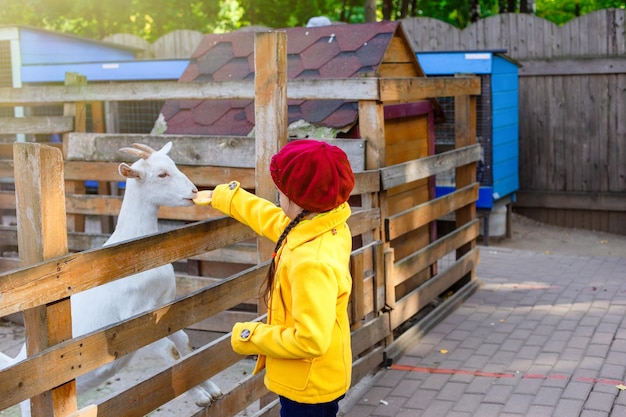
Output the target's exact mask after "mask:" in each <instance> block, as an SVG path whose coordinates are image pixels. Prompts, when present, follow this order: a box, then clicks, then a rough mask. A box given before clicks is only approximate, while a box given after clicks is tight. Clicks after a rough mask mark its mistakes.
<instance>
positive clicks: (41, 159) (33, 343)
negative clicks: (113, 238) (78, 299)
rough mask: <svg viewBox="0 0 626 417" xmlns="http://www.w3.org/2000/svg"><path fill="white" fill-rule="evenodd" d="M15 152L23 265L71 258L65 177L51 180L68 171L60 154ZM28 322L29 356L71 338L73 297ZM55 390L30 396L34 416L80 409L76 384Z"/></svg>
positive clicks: (27, 315)
mask: <svg viewBox="0 0 626 417" xmlns="http://www.w3.org/2000/svg"><path fill="white" fill-rule="evenodd" d="M13 152H14V157H13V158H14V160H15V162H16V164H15V166H16V170H15V174H16V182H15V193H16V198H17V202H18V203H17V210H16V214H17V224H18V229H19V233H18V236H17V238H18V247H19V248H20V250H19V257H20V264H21V265H31V264H35V263H39V262H42V261H46V260H49V259H52V258H56V257H58V256H62V255H65V254H67V237H66V234H65V231H66V224H65V217H66V216H65V203H64V201H65V189H64V186H63V176H61V175H50V172H55V171H56V170H58V169H59V167H62V166H63V155H62V153H61V151H60V150H59V149H56V148H52V147H49V146H45V145H38V144H35V143H19V142H16V143H15V144H14V145H13ZM24 323H25V328H26V339H27V340H28V343H27V352H28V355H29V356H32V355H35V354H38V353H40V352H41V351H43V350H45V349H46V348H48V347H49V346H52V345H56V344H57V343H61V342H63V341H65V340H67V339H71V337H72V316H71V307H70V300H69V297H67V296H66V297H65V298H63V299H61V300H58V301H57V300H55V302H54V303H53V304H50V305H47V306H46V305H38V306H35V307H34V308H31V309H27V310H25V311H24ZM52 388H54V389H53V390H52V392H50V393H49V394H48V393H46V394H44V395H37V396H31V397H33V398H32V399H31V409H32V411H33V413H34V414H35V415H47V414H50V413H55V412H56V411H59V410H67V411H70V412H71V411H73V410H76V408H77V402H76V382H75V381H73V380H68V381H63V384H57V385H54V386H50V387H48V389H52ZM40 393H42V392H38V393H37V394H40Z"/></svg>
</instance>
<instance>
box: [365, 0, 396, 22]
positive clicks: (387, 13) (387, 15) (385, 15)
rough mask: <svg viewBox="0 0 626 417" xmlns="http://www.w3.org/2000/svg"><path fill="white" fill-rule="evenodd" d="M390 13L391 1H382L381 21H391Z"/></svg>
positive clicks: (391, 8)
mask: <svg viewBox="0 0 626 417" xmlns="http://www.w3.org/2000/svg"><path fill="white" fill-rule="evenodd" d="M368 1H369V0H368ZM392 11H393V0H383V20H391V12H392Z"/></svg>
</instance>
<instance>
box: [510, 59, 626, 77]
mask: <svg viewBox="0 0 626 417" xmlns="http://www.w3.org/2000/svg"><path fill="white" fill-rule="evenodd" d="M624 73H626V58H624V57H594V58H559V59H538V60H524V61H523V66H522V67H520V69H519V76H520V77H543V76H548V75H554V76H564V75H568V76H580V75H604V76H606V75H608V74H624Z"/></svg>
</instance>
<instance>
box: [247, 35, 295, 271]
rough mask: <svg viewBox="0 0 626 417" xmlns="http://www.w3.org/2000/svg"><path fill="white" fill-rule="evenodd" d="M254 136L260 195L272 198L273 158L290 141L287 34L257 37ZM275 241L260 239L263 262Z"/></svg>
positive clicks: (273, 195) (257, 184)
mask: <svg viewBox="0 0 626 417" xmlns="http://www.w3.org/2000/svg"><path fill="white" fill-rule="evenodd" d="M254 70H255V76H254V125H255V126H254V132H255V133H254V136H255V152H256V176H255V182H256V194H257V195H258V196H260V197H263V198H267V199H268V200H270V201H272V200H273V199H275V198H276V189H275V187H274V183H273V182H272V178H271V177H270V175H269V172H270V159H271V157H272V155H274V154H275V153H276V152H278V150H279V149H280V148H281V147H282V146H284V145H286V144H287V33H286V32H284V31H282V32H278V31H271V32H258V33H255V36H254ZM273 250H274V244H273V243H272V242H269V241H268V240H267V239H259V246H258V253H259V262H263V261H266V260H268V259H269V258H270V256H271V254H272V251H273Z"/></svg>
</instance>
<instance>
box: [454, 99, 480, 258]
mask: <svg viewBox="0 0 626 417" xmlns="http://www.w3.org/2000/svg"><path fill="white" fill-rule="evenodd" d="M475 143H476V96H458V97H455V99H454V147H455V148H457V149H459V148H462V147H464V146H470V145H473V144H475ZM474 182H476V162H472V163H471V164H467V165H464V166H462V167H459V168H457V169H456V177H455V184H456V189H457V190H459V189H461V188H463V187H465V186H467V185H470V184H472V183H474ZM476 197H477V198H478V196H476ZM474 218H476V203H475V202H472V204H469V205H467V206H465V207H462V208H460V209H459V210H457V211H456V228H457V229H458V228H460V227H462V226H463V225H465V224H467V223H469V222H471V221H472V220H474ZM475 246H476V241H475V240H472V241H471V242H469V243H467V244H466V245H464V246H462V247H460V248H459V249H458V250H457V253H456V258H457V259H459V258H460V257H462V256H463V255H465V254H466V253H468V252H469V251H471V250H472V249H473V248H474V247H475Z"/></svg>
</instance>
